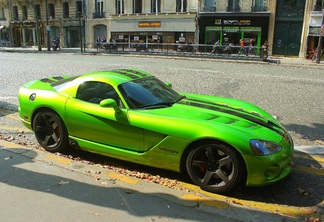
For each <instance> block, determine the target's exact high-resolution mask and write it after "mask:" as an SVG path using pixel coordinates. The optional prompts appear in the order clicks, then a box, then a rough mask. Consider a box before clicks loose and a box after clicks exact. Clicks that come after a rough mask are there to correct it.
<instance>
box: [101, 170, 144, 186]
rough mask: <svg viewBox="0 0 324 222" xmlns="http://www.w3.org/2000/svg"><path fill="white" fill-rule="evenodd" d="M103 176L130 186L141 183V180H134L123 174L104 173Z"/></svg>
mask: <svg viewBox="0 0 324 222" xmlns="http://www.w3.org/2000/svg"><path fill="white" fill-rule="evenodd" d="M101 175H102V176H106V177H109V178H112V179H116V180H119V181H122V182H125V183H129V184H137V183H138V182H140V180H139V179H133V178H131V177H128V176H124V175H122V174H118V173H112V172H111V173H103V174H101Z"/></svg>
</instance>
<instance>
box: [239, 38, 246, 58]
mask: <svg viewBox="0 0 324 222" xmlns="http://www.w3.org/2000/svg"><path fill="white" fill-rule="evenodd" d="M240 46H241V47H240V50H239V52H238V54H237V55H240V54H241V53H242V52H243V53H244V54H245V55H247V52H246V50H245V43H244V41H243V39H240Z"/></svg>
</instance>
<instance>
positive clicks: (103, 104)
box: [99, 99, 121, 112]
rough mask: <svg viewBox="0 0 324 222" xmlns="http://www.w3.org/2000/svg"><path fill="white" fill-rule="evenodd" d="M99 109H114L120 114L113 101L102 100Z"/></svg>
mask: <svg viewBox="0 0 324 222" xmlns="http://www.w3.org/2000/svg"><path fill="white" fill-rule="evenodd" d="M99 105H100V107H107V108H114V110H115V111H116V112H121V109H120V108H119V107H118V105H117V102H116V100H114V99H104V100H102V101H101V102H100V103H99Z"/></svg>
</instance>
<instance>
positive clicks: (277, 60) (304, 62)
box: [0, 47, 324, 67]
mask: <svg viewBox="0 0 324 222" xmlns="http://www.w3.org/2000/svg"><path fill="white" fill-rule="evenodd" d="M1 51H6V52H21V53H79V54H89V53H90V54H110V53H109V52H107V51H104V50H100V51H99V52H98V51H97V50H96V49H85V51H83V52H81V49H80V48H62V49H61V50H57V51H53V50H52V48H51V51H48V49H47V48H42V50H41V51H38V48H37V47H0V52H1ZM112 54H121V55H125V54H132V55H133V54H137V55H145V56H150V55H151V56H172V57H191V58H193V57H196V58H204V59H222V60H227V61H231V60H234V61H238V60H239V61H243V62H244V61H246V62H252V63H253V62H256V63H266V62H263V61H262V59H260V58H258V57H248V56H213V55H208V54H199V53H197V54H192V53H174V54H173V53H154V54H153V53H144V52H135V51H134V52H127V51H124V52H122V51H119V52H113V53H112ZM267 62H268V63H274V64H278V65H295V66H309V65H311V66H314V67H316V66H324V61H320V63H319V64H317V63H316V62H315V61H314V62H313V61H311V60H309V59H304V58H297V57H284V56H282V57H281V56H269V57H268V60H267Z"/></svg>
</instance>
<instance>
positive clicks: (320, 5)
mask: <svg viewBox="0 0 324 222" xmlns="http://www.w3.org/2000/svg"><path fill="white" fill-rule="evenodd" d="M322 9H324V0H317V1H316V4H315V5H314V11H322Z"/></svg>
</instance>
